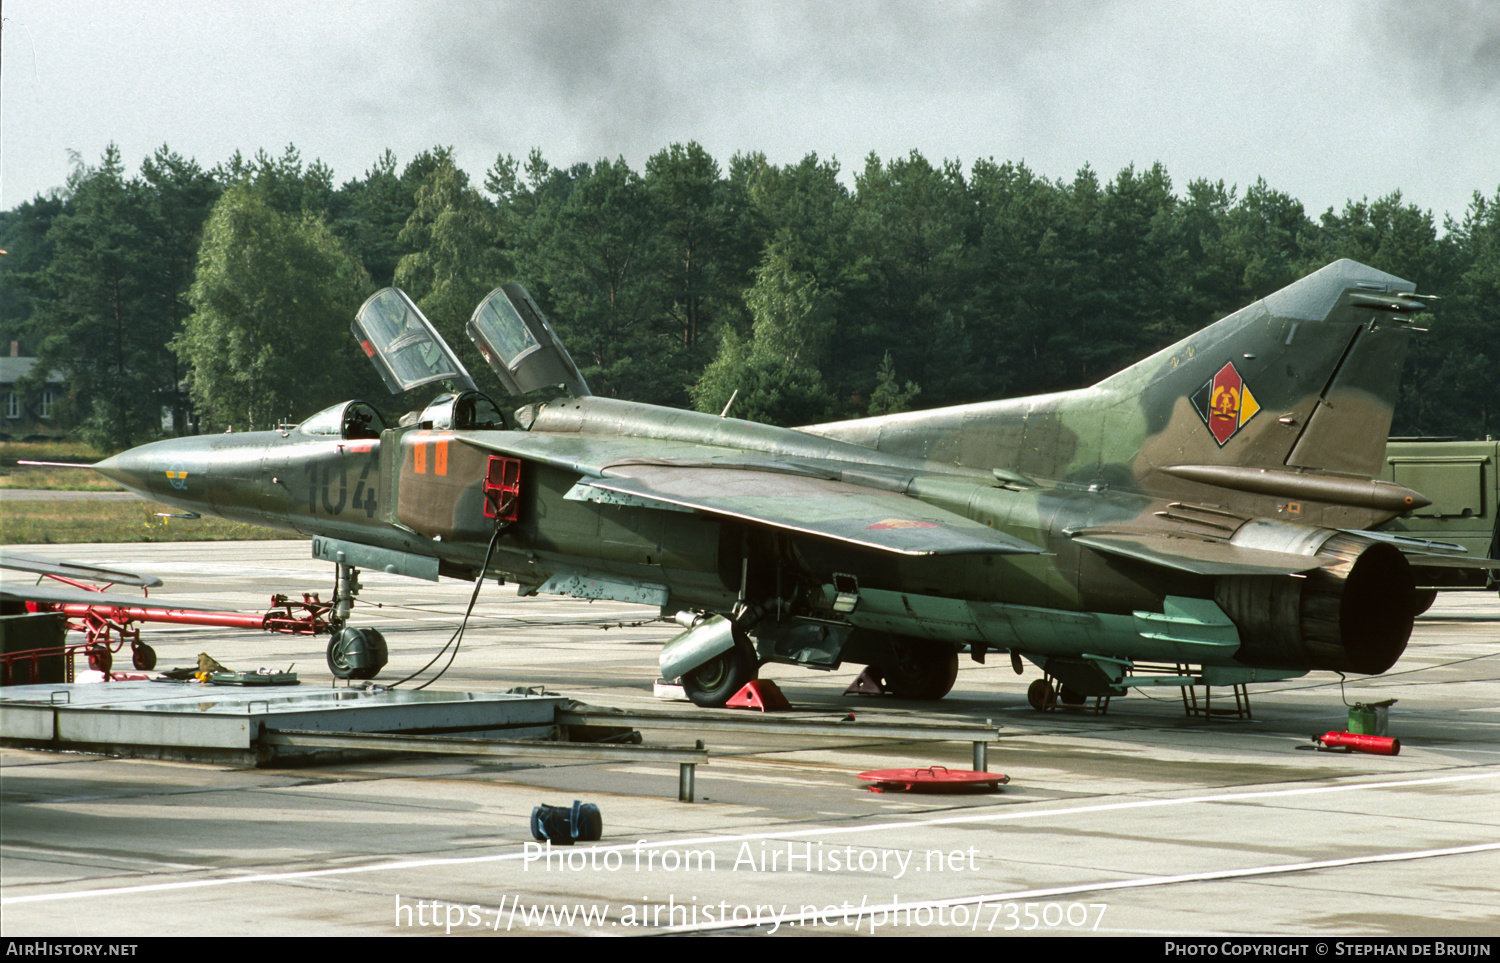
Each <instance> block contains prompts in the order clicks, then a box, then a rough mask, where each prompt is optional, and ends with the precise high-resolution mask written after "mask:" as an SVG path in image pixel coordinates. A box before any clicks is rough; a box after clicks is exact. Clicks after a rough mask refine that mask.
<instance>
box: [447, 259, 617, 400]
mask: <svg viewBox="0 0 1500 963" xmlns="http://www.w3.org/2000/svg"><path fill="white" fill-rule="evenodd" d="M466 330H467V331H468V333H469V339H470V340H471V341H473V342H474V346H475V347H476V348H478V349H479V353H480V354H482V355H484V360H485V361H487V362H489V366H490V368H491V369H492V370H493V371H494V372H495V375H496V376H497V377H498V378H499V379H500V383H501V384H503V385H505V390H506V391H509V392H510V393H511V394H513V395H524V394H526V393H527V392H530V391H535V390H537V389H538V388H547V387H552V386H554V385H562V386H563V389H564V390H566V391H567V392H568V394H570V395H572V396H574V397H575V398H579V397H584V396H586V395H588V394H589V386H588V385H587V384H585V383H584V380H583V375H581V374H579V373H578V366H577V365H575V364H574V363H573V359H572V357H571V356H570V355H569V354H568V352H567V349H566V348H564V347H563V346H562V341H560V340H559V339H558V337H557V335H556V334H554V333H553V331H552V325H550V324H548V323H547V318H546V316H545V315H543V314H542V309H541V308H539V307H537V304H536V301H534V300H533V299H532V297H531V295H530V294H528V293H527V292H526V289H525V288H523V287H521V285H519V284H503V285H501V286H500V287H498V288H496V289H495V290H493V291H491V292H490V293H489V294H488V295H487V296H486V297H485V299H484V300H483V301H481V302H480V303H479V307H477V308H475V309H474V314H473V316H472V317H470V318H469V324H468V327H467V328H466Z"/></svg>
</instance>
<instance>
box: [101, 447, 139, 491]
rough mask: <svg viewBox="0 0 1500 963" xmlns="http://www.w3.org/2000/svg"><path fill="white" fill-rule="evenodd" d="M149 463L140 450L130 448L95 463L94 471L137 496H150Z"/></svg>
mask: <svg viewBox="0 0 1500 963" xmlns="http://www.w3.org/2000/svg"><path fill="white" fill-rule="evenodd" d="M150 461H151V458H150V456H148V455H146V454H143V453H142V451H141V449H139V448H132V449H130V450H129V451H122V452H120V453H119V454H118V455H112V456H111V457H109V458H106V459H104V460H103V461H101V462H95V463H94V471H96V472H98V473H99V474H101V475H103V476H104V477H106V478H108V479H110V480H112V481H115V482H118V483H119V484H121V485H123V486H125V487H126V488H128V489H130V490H131V491H133V492H135V493H136V494H137V495H150V494H151V481H152V474H151V466H150V464H148V463H149V462H150Z"/></svg>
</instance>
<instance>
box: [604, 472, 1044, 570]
mask: <svg viewBox="0 0 1500 963" xmlns="http://www.w3.org/2000/svg"><path fill="white" fill-rule="evenodd" d="M585 484H586V485H587V486H588V487H590V488H594V489H602V490H604V491H610V492H617V493H620V494H625V495H630V496H635V497H637V498H640V499H643V500H647V501H654V502H660V503H664V504H665V505H672V506H677V507H681V508H687V509H693V510H696V511H702V512H707V513H709V514H713V515H720V516H723V517H726V518H735V519H739V520H741V521H746V522H752V523H755V524H758V525H765V526H768V527H770V528H778V529H781V530H783V531H788V532H796V533H799V534H803V535H816V536H819V537H821V538H831V539H834V540H836V541H840V542H844V543H846V544H849V545H856V546H859V547H861V548H869V549H875V550H877V551H882V552H893V553H895V554H898V555H984V554H989V555H1035V554H1040V552H1041V549H1040V548H1038V547H1037V546H1035V545H1032V544H1031V543H1029V542H1025V541H1022V540H1021V539H1018V538H1013V537H1011V536H1009V535H1006V534H1005V533H1004V532H997V531H994V530H993V529H991V528H989V527H988V526H985V525H982V524H980V523H979V522H976V521H974V520H972V519H969V518H964V517H963V516H961V515H956V514H954V513H953V512H949V511H946V510H944V509H941V508H936V507H934V506H932V505H928V504H926V503H925V502H922V501H919V500H917V499H915V498H912V497H911V496H909V495H902V494H900V493H898V492H889V491H880V490H878V489H873V488H866V487H864V486H862V485H854V484H850V483H849V482H845V481H837V480H834V479H828V478H817V477H811V476H807V475H798V474H781V473H777V472H768V471H763V470H756V469H747V468H727V467H726V468H705V467H698V466H679V465H621V466H617V467H614V468H612V469H611V474H609V475H607V476H605V477H602V478H592V479H589V480H588V481H587V482H586V483H585Z"/></svg>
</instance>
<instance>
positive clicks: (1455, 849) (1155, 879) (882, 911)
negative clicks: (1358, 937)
mask: <svg viewBox="0 0 1500 963" xmlns="http://www.w3.org/2000/svg"><path fill="white" fill-rule="evenodd" d="M1496 850H1500V843H1478V844H1476V845H1473V846H1452V847H1449V848H1447V849H1421V850H1413V851H1411V852H1405V853H1377V854H1375V855H1373V856H1351V857H1349V858H1347V859H1320V860H1316V861H1314V862H1310V863H1277V864H1273V865H1271V866H1253V867H1250V868H1247V869H1218V870H1210V871H1209V872H1206V873H1182V874H1180V875H1177V876H1146V877H1142V878H1140V879H1120V880H1113V881H1110V882H1102V883H1076V884H1074V885H1072V886H1050V887H1047V888H1045V889H1021V890H1014V891H1012V892H1009V893H990V894H987V895H985V896H954V897H950V898H948V899H931V900H914V901H912V902H910V903H883V904H879V905H876V906H867V905H866V904H865V903H864V902H863V901H861V903H860V905H859V906H848V905H847V903H846V904H845V905H843V906H825V907H822V909H821V910H814V911H813V912H811V913H798V914H795V915H787V916H777V917H773V918H771V919H762V920H743V921H739V922H733V921H731V922H727V923H726V922H719V923H714V924H704V925H702V926H691V925H688V926H672V927H667V928H664V929H662V930H660V931H659V932H661V933H663V934H667V933H713V932H718V931H723V930H737V929H751V928H754V927H759V926H769V925H777V926H784V925H787V924H792V925H798V924H802V923H807V922H813V923H814V925H826V921H827V920H829V919H837V918H838V917H840V916H842V917H844V919H845V921H846V922H847V921H848V918H849V914H850V913H851V912H852V913H853V914H854V923H853V924H852V925H853V926H854V931H855V932H856V933H857V932H859V929H860V927H861V926H864V927H866V928H867V931H868V932H869V933H871V934H873V933H874V932H875V930H876V929H877V928H878V927H879V926H900V925H902V924H901V923H900V922H899V920H900V916H901V914H902V913H903V912H905V913H906V914H907V917H906V920H907V921H906V924H905V925H907V926H910V925H912V923H911V914H912V913H914V912H917V911H919V910H924V909H926V910H934V909H937V908H939V907H953V906H973V907H975V912H974V917H973V929H974V930H975V931H980V932H988V930H980V928H979V921H980V916H979V913H980V912H981V911H982V910H983V909H984V907H985V905H986V904H989V905H990V906H991V907H992V908H993V909H994V910H995V915H996V916H998V915H999V913H1000V911H1001V909H1002V908H1003V904H1006V903H1015V902H1017V901H1019V900H1036V899H1050V898H1056V897H1058V896H1078V895H1082V894H1084V893H1108V892H1114V891H1118V890H1127V889H1146V888H1149V887H1153V886H1174V885H1176V884H1178V883H1212V882H1216V881H1218V880H1224V879H1243V878H1245V877H1249V876H1276V875H1282V874H1286V873H1307V872H1312V871H1315V870H1320V869H1338V868H1341V867H1344V866H1363V865H1368V864H1370V863H1397V862H1404V861H1406V860H1413V859H1431V858H1433V857H1435V856H1465V855H1468V854H1471V853H1486V852H1493V851H1496ZM829 910H833V911H834V912H832V913H829V912H828V911H829ZM877 914H878V915H879V917H880V920H881V922H879V923H877V922H876V920H875V917H876V915H877ZM993 922H994V918H993V917H992V918H991V923H993ZM919 925H920V924H919ZM950 928H952V927H950ZM958 928H959V929H962V928H963V927H962V926H959V927H958ZM991 928H993V927H991ZM1045 929H1047V930H1052V931H1056V930H1057V929H1058V927H1046V928H1045ZM1073 929H1078V928H1077V927H1074V928H1073ZM1043 930H1044V928H1043V927H1041V926H1036V927H1030V928H1028V930H1027V931H1029V932H1033V933H1035V932H1042V931H1043Z"/></svg>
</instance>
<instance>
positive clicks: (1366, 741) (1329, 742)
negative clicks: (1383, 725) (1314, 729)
mask: <svg viewBox="0 0 1500 963" xmlns="http://www.w3.org/2000/svg"><path fill="white" fill-rule="evenodd" d="M1313 742H1315V743H1317V744H1318V748H1320V749H1330V750H1342V751H1344V752H1368V753H1371V754H1372V755H1376V756H1399V755H1401V740H1400V739H1391V738H1389V737H1387V736H1366V735H1360V734H1359V733H1356V732H1325V733H1323V734H1322V735H1321V736H1314V737H1313Z"/></svg>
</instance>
